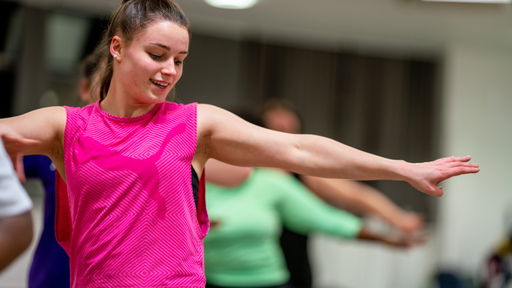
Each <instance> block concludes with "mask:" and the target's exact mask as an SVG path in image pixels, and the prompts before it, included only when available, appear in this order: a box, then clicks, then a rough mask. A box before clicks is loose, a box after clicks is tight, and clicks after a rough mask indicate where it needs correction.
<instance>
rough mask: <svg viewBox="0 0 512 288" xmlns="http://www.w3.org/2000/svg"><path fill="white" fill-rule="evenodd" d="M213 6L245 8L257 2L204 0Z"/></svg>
mask: <svg viewBox="0 0 512 288" xmlns="http://www.w3.org/2000/svg"><path fill="white" fill-rule="evenodd" d="M205 1H206V3H208V4H210V5H212V6H213V7H217V8H223V9H247V8H251V7H252V6H254V5H255V4H256V3H258V0H205Z"/></svg>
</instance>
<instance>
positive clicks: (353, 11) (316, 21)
mask: <svg viewBox="0 0 512 288" xmlns="http://www.w3.org/2000/svg"><path fill="white" fill-rule="evenodd" d="M19 2H23V3H26V4H27V5H32V6H34V5H35V6H43V7H49V8H57V9H72V10H75V11H76V10H80V11H84V12H87V13H97V14H106V13H109V12H111V11H112V10H113V9H115V7H117V5H118V4H119V3H120V2H121V1H120V0H87V1H84V0H19ZM176 2H178V3H179V4H180V6H181V7H182V8H183V10H184V11H185V13H186V14H187V16H188V17H189V19H190V20H191V22H192V28H193V31H196V32H200V33H202V34H210V35H215V36H222V37H228V38H247V37H258V39H261V40H263V41H272V42H285V43H294V44H300V45H308V46H312V47H325V48H339V47H344V48H352V49H360V50H376V51H378V50H389V51H405V52H414V51H416V52H427V53H429V52H434V53H435V52H439V51H442V49H443V48H444V47H446V46H447V45H450V44H451V43H461V42H462V43H473V44H485V45H488V46H489V45H490V46H496V47H505V48H512V6H511V5H510V4H461V3H437V2H423V1H421V0H260V3H258V4H256V6H254V7H253V8H251V9H247V10H223V9H217V8H213V7H210V6H209V5H207V4H206V3H205V2H204V1H203V0H177V1H176ZM511 51H512V50H511Z"/></svg>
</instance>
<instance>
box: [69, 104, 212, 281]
mask: <svg viewBox="0 0 512 288" xmlns="http://www.w3.org/2000/svg"><path fill="white" fill-rule="evenodd" d="M93 108H94V110H93V111H87V110H86V109H91V107H89V106H88V108H87V107H86V108H84V110H71V109H69V111H68V122H69V123H67V124H66V135H65V137H66V138H68V137H69V139H68V140H69V141H70V142H72V143H73V144H72V145H73V146H72V148H71V149H69V150H66V151H65V153H66V175H67V187H68V189H69V192H68V196H69V205H70V213H71V221H72V225H71V226H72V227H73V228H72V233H71V242H70V246H71V247H70V250H69V251H70V266H71V278H72V287H88V288H89V287H204V282H205V279H204V265H203V247H202V238H203V237H204V235H203V234H204V232H203V231H204V229H202V227H200V225H199V223H198V220H197V212H196V208H195V204H194V199H193V194H192V185H191V171H190V169H191V168H190V165H191V160H192V157H193V155H194V152H195V147H196V133H197V131H196V129H197V128H196V122H195V121H196V105H194V104H193V105H179V106H178V105H176V104H173V103H164V104H162V107H158V109H154V110H155V111H152V112H150V113H149V114H150V115H143V117H138V118H136V119H132V118H129V119H126V118H119V119H117V118H115V117H113V116H108V115H105V114H104V112H103V111H101V110H98V109H101V108H99V105H97V106H96V105H95V106H94V107H93ZM88 113H90V115H88ZM84 114H85V115H87V117H85V119H86V120H84V121H83V123H81V121H82V120H81V119H84V118H81V117H80V116H79V115H84ZM75 120H77V121H75ZM73 121H75V122H76V123H72V122H73ZM191 124H193V125H191ZM68 126H69V127H70V129H69V131H68ZM75 126H76V127H75Z"/></svg>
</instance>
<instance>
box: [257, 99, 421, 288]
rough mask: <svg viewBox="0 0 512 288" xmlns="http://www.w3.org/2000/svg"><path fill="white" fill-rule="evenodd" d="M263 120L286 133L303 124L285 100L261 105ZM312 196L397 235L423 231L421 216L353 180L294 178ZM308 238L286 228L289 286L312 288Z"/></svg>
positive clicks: (284, 242)
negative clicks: (377, 221)
mask: <svg viewBox="0 0 512 288" xmlns="http://www.w3.org/2000/svg"><path fill="white" fill-rule="evenodd" d="M262 119H263V123H264V126H265V127H266V128H269V129H272V130H277V131H281V132H286V133H301V132H302V127H303V124H302V120H301V117H300V116H299V114H298V113H297V112H296V110H295V108H294V105H293V104H292V103H291V102H290V101H287V100H285V99H278V98H274V99H269V100H267V101H266V102H265V103H264V108H263V113H262ZM293 175H294V176H295V177H296V178H297V179H299V180H300V181H301V182H302V183H303V184H304V185H305V186H306V187H307V188H308V189H309V190H310V191H311V192H313V193H314V194H315V195H316V196H318V197H320V198H321V199H322V200H324V201H326V202H327V203H330V204H331V205H333V206H334V207H338V208H340V209H345V210H347V211H350V212H351V213H354V214H356V215H359V216H366V217H377V218H379V219H382V220H384V221H385V222H387V223H389V224H390V225H391V226H392V227H394V228H395V229H397V230H398V231H399V232H400V233H404V234H409V235H412V234H413V233H416V232H418V231H419V230H420V229H422V228H423V218H422V216H421V215H420V214H418V213H414V212H408V211H405V210H403V209H401V208H400V207H399V206H397V205H395V204H394V203H393V202H392V201H391V200H390V199H388V198H387V197H386V196H385V195H384V194H382V193H380V191H378V190H376V189H375V188H373V187H371V186H369V185H366V184H363V183H360V182H357V181H352V180H346V179H327V178H319V177H312V176H307V175H298V174H293ZM308 242H309V241H308V235H307V234H303V233H296V232H294V231H290V230H289V229H287V228H286V226H285V227H284V229H283V233H282V235H281V246H282V249H283V251H284V255H285V258H286V264H287V266H288V270H289V271H290V278H291V283H293V285H294V286H295V287H297V288H308V287H312V284H313V275H312V271H311V265H310V261H309V249H308V247H309V244H308Z"/></svg>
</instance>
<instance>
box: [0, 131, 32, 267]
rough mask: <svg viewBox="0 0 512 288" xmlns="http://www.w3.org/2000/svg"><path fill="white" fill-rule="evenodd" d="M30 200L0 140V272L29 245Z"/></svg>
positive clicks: (30, 239) (30, 227)
mask: <svg viewBox="0 0 512 288" xmlns="http://www.w3.org/2000/svg"><path fill="white" fill-rule="evenodd" d="M31 208H32V202H31V200H30V198H29V196H28V195H27V193H26V192H25V190H24V189H23V187H22V186H21V183H20V182H19V179H18V177H17V176H16V173H15V172H14V170H13V165H12V162H11V160H10V159H9V156H8V155H7V153H6V151H5V149H4V146H3V142H2V141H1V140H0V272H1V271H2V270H4V269H5V268H6V267H7V266H8V265H9V264H11V263H12V262H13V261H14V260H15V259H16V258H17V257H18V256H19V255H20V254H21V253H23V252H24V251H25V250H26V249H27V248H28V247H29V245H30V242H31V241H32V237H33V230H32V229H33V228H32V214H31V213H30V209H31Z"/></svg>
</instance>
